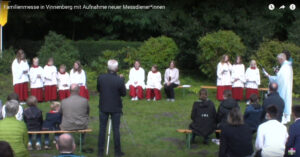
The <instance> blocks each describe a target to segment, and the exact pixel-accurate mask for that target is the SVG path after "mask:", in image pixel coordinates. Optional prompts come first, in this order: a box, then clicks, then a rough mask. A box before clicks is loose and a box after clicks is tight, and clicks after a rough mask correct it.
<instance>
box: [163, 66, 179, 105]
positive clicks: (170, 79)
mask: <svg viewBox="0 0 300 157" xmlns="http://www.w3.org/2000/svg"><path fill="white" fill-rule="evenodd" d="M164 79H165V82H164V89H165V93H166V95H167V101H171V102H174V101H175V93H174V88H176V87H178V86H179V84H180V81H179V70H178V69H177V68H176V65H175V61H171V62H170V66H169V68H168V69H166V71H165V76H164Z"/></svg>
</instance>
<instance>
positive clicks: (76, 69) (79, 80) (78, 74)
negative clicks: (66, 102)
mask: <svg viewBox="0 0 300 157" xmlns="http://www.w3.org/2000/svg"><path fill="white" fill-rule="evenodd" d="M70 80H71V84H77V85H78V86H79V95H80V96H82V97H84V98H86V99H88V100H89V99H90V95H89V91H88V89H87V86H86V74H85V71H84V70H83V69H82V65H81V63H80V61H76V62H75V63H74V66H73V69H72V70H71V71H70Z"/></svg>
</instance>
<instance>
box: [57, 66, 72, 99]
mask: <svg viewBox="0 0 300 157" xmlns="http://www.w3.org/2000/svg"><path fill="white" fill-rule="evenodd" d="M57 83H58V96H59V99H60V100H63V99H65V98H68V97H69V96H70V83H71V80H70V75H69V73H68V72H66V66H65V65H64V64H62V65H60V67H59V72H58V73H57Z"/></svg>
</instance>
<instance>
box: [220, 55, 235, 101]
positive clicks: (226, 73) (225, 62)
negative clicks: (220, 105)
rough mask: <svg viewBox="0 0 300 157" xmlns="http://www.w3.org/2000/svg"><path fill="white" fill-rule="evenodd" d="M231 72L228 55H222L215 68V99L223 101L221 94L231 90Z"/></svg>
mask: <svg viewBox="0 0 300 157" xmlns="http://www.w3.org/2000/svg"><path fill="white" fill-rule="evenodd" d="M231 70H232V65H231V63H230V61H229V56H228V55H226V54H225V55H223V56H222V59H221V61H220V62H219V63H218V67H217V99H218V100H219V101H222V100H224V98H223V92H224V91H225V90H231V88H232V86H231Z"/></svg>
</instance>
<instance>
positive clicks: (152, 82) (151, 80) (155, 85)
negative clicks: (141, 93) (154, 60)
mask: <svg viewBox="0 0 300 157" xmlns="http://www.w3.org/2000/svg"><path fill="white" fill-rule="evenodd" d="M161 87H162V85H161V74H160V72H159V71H158V70H157V65H154V66H152V68H151V71H149V73H148V76H147V85H146V99H147V100H148V101H150V100H151V99H153V101H156V100H160V99H161V93H160V89H161Z"/></svg>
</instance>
